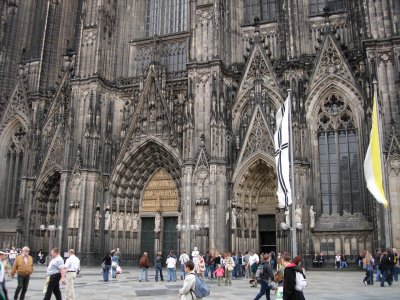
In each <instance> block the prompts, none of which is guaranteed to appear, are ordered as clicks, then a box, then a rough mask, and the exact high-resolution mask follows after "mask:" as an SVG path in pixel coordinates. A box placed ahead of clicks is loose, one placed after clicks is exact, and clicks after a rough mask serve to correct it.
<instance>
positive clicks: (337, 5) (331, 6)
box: [310, 0, 345, 15]
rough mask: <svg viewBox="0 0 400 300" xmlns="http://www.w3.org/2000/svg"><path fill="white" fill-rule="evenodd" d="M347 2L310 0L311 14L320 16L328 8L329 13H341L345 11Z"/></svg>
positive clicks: (340, 0)
mask: <svg viewBox="0 0 400 300" xmlns="http://www.w3.org/2000/svg"><path fill="white" fill-rule="evenodd" d="M344 1H345V0H310V13H311V14H312V15H314V14H320V13H323V12H324V9H325V8H327V9H328V11H329V12H340V11H343V10H344V9H345V2H344Z"/></svg>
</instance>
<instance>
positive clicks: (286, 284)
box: [283, 263, 305, 300]
mask: <svg viewBox="0 0 400 300" xmlns="http://www.w3.org/2000/svg"><path fill="white" fill-rule="evenodd" d="M296 272H303V270H302V269H300V268H299V267H298V266H296V265H295V264H293V263H291V264H289V265H287V266H286V268H285V272H284V275H283V300H305V298H304V294H303V292H300V291H296V289H295V286H296Z"/></svg>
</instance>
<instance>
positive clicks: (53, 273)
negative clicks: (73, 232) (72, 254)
mask: <svg viewBox="0 0 400 300" xmlns="http://www.w3.org/2000/svg"><path fill="white" fill-rule="evenodd" d="M51 257H52V258H53V259H52V260H51V261H50V263H49V266H48V267H47V275H48V276H50V280H49V284H48V286H47V291H46V294H45V295H44V298H43V300H50V298H51V295H52V294H53V293H54V296H56V299H57V300H61V299H62V296H61V291H60V280H61V281H63V280H64V276H63V274H62V273H61V270H62V269H63V268H64V260H63V259H62V257H61V256H60V249H58V248H53V249H51Z"/></svg>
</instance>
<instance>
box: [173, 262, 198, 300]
mask: <svg viewBox="0 0 400 300" xmlns="http://www.w3.org/2000/svg"><path fill="white" fill-rule="evenodd" d="M193 269H194V263H193V262H192V261H191V260H189V261H187V262H186V263H185V272H186V273H188V275H187V276H186V277H185V281H184V282H183V287H182V288H181V289H180V290H179V295H180V297H181V300H192V299H194V298H195V296H194V295H193V294H192V291H194V290H195V288H196V276H197V275H196V273H195V272H194V271H193ZM196 299H202V298H196Z"/></svg>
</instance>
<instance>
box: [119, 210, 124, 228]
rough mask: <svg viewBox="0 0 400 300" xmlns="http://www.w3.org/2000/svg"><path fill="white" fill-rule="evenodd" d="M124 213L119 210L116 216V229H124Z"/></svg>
mask: <svg viewBox="0 0 400 300" xmlns="http://www.w3.org/2000/svg"><path fill="white" fill-rule="evenodd" d="M124 220H125V218H124V213H123V212H122V211H121V212H120V213H119V216H118V231H124Z"/></svg>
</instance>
